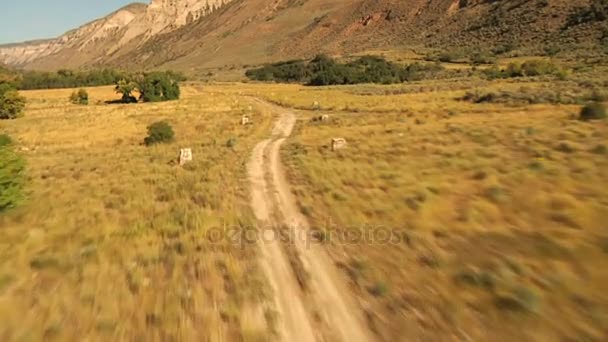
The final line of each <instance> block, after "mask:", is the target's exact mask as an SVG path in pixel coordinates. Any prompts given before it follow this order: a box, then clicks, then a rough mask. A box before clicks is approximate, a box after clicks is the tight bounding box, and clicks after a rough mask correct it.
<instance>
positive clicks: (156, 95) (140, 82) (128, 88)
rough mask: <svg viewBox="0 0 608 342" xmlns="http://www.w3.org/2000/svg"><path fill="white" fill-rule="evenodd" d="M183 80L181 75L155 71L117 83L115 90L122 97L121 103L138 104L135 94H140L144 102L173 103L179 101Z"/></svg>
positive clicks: (123, 79)
mask: <svg viewBox="0 0 608 342" xmlns="http://www.w3.org/2000/svg"><path fill="white" fill-rule="evenodd" d="M183 80H185V78H184V76H183V75H181V74H179V73H175V72H172V71H155V72H150V73H145V74H142V75H137V76H131V77H128V78H122V79H120V80H119V81H118V82H116V88H115V90H116V93H118V94H120V95H121V99H120V101H119V102H121V103H136V102H138V98H137V97H135V95H134V93H135V92H137V93H139V99H141V100H142V101H144V102H160V101H171V100H177V99H179V97H180V94H181V91H180V88H179V82H181V81H183Z"/></svg>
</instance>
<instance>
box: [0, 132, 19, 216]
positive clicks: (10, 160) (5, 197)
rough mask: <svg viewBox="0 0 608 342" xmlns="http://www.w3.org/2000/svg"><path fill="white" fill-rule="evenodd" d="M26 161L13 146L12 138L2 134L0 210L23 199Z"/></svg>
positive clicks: (0, 146) (0, 149) (10, 206)
mask: <svg viewBox="0 0 608 342" xmlns="http://www.w3.org/2000/svg"><path fill="white" fill-rule="evenodd" d="M24 172H25V162H24V160H23V159H22V158H21V157H20V156H19V155H17V154H16V153H15V152H14V151H13V148H12V144H11V139H10V137H8V136H7V135H0V212H2V211H4V210H7V209H10V208H13V207H15V206H16V205H17V204H19V202H20V201H21V200H22V198H23V197H22V188H23V183H24V179H25V177H24Z"/></svg>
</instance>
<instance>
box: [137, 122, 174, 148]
mask: <svg viewBox="0 0 608 342" xmlns="http://www.w3.org/2000/svg"><path fill="white" fill-rule="evenodd" d="M174 138H175V133H174V132H173V127H171V125H170V124H169V123H167V122H166V121H158V122H155V123H153V124H151V125H150V126H148V136H147V137H146V138H145V139H144V144H146V145H147V146H150V145H154V144H159V143H169V142H172V141H173V139H174Z"/></svg>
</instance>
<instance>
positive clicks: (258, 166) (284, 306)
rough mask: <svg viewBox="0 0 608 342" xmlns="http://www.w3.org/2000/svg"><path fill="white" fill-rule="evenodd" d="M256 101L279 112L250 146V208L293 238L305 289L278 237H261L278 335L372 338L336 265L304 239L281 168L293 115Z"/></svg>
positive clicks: (304, 225) (303, 222) (286, 338)
mask: <svg viewBox="0 0 608 342" xmlns="http://www.w3.org/2000/svg"><path fill="white" fill-rule="evenodd" d="M255 101H256V103H257V104H259V105H260V106H261V107H263V108H264V110H269V111H272V112H274V113H280V117H279V119H278V120H277V122H276V124H275V127H274V129H273V132H272V137H271V138H270V139H266V140H264V141H262V142H260V143H259V144H258V145H257V146H256V147H255V148H254V150H253V154H252V157H251V161H250V163H249V166H248V173H249V179H250V183H251V206H252V208H253V211H254V214H255V216H256V218H257V220H258V224H262V225H264V227H268V226H272V227H274V229H275V230H277V231H278V230H279V227H283V228H280V229H283V230H284V229H289V230H290V231H289V232H290V233H292V235H291V236H292V237H293V240H292V241H291V242H292V243H291V244H289V245H287V247H288V248H294V249H295V253H294V255H296V257H297V258H299V262H300V263H301V265H303V267H304V269H305V271H306V272H307V276H308V286H307V289H308V291H307V292H306V293H304V292H303V291H302V288H301V287H300V284H299V283H298V280H297V278H296V276H295V274H294V269H293V266H292V264H291V263H290V260H289V257H288V256H287V255H286V253H285V251H284V250H283V249H284V248H285V247H284V246H283V243H282V242H281V241H280V239H278V238H262V239H260V240H261V241H260V242H259V245H260V248H261V251H262V253H261V254H262V267H263V268H264V270H265V272H266V274H267V276H268V278H269V280H270V283H271V285H272V287H273V290H274V294H275V301H276V307H277V310H278V312H279V315H280V320H279V326H278V330H279V333H280V336H281V339H282V340H284V341H334V340H336V341H348V342H356V341H373V340H374V337H373V335H372V334H371V332H370V331H369V330H368V329H367V327H366V325H365V320H364V319H363V315H362V312H361V310H360V308H359V307H358V305H356V303H355V301H354V299H353V298H352V297H351V296H350V295H349V290H348V288H347V286H346V283H345V281H344V280H343V279H342V278H341V277H340V275H339V274H338V270H337V268H336V267H335V266H334V265H333V264H332V263H331V262H330V261H329V260H331V259H330V258H329V255H328V254H327V252H326V251H325V250H324V249H323V247H322V246H319V245H318V244H315V243H311V241H310V240H308V239H307V237H308V236H310V234H309V225H308V222H307V220H306V218H305V217H304V216H303V215H302V214H301V213H300V211H299V209H298V206H297V204H296V199H295V197H294V196H293V194H292V192H291V190H290V187H289V183H288V182H287V178H286V176H285V173H284V172H283V166H282V164H281V162H280V148H281V146H282V144H283V143H284V142H285V139H286V138H287V137H289V135H291V132H292V130H293V127H294V125H295V122H296V117H295V114H294V113H293V112H291V111H290V110H288V109H285V108H282V107H278V106H275V105H272V104H270V103H267V102H264V101H261V100H257V99H256V100H255ZM277 217H278V219H277ZM265 232H266V233H268V232H267V231H265ZM270 233H272V232H270ZM293 233H295V234H293ZM313 318H314V319H313ZM319 320H321V322H318V321H319ZM313 323H317V326H315V325H313ZM320 326H323V328H321V327H320ZM327 330H329V331H327ZM321 331H324V332H325V333H322V332H321Z"/></svg>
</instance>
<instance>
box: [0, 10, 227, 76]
mask: <svg viewBox="0 0 608 342" xmlns="http://www.w3.org/2000/svg"><path fill="white" fill-rule="evenodd" d="M229 1H231V0H152V2H151V3H150V4H149V5H146V4H143V3H132V4H130V5H127V6H125V7H123V8H121V9H119V10H117V11H115V12H113V13H111V14H109V15H108V16H106V17H104V18H101V19H98V20H95V21H93V22H90V23H88V24H85V25H83V26H81V27H79V28H77V29H74V30H71V31H69V32H67V33H65V34H64V35H62V36H61V37H58V38H56V39H51V40H41V41H32V42H25V43H18V44H10V45H4V46H0V62H4V63H6V64H8V65H11V66H16V67H25V68H30V69H57V68H79V67H86V66H92V65H98V64H104V61H106V60H107V59H108V58H109V57H110V56H113V55H120V54H123V53H126V52H128V51H130V50H133V49H136V48H137V47H139V46H141V45H143V44H145V43H146V42H147V41H148V40H150V39H151V38H153V37H155V36H157V35H159V34H164V33H168V32H171V31H173V30H175V29H177V28H179V27H181V26H184V25H187V24H189V23H192V22H194V21H196V20H198V19H200V18H201V17H203V16H205V15H207V14H210V13H211V12H213V11H215V10H217V9H218V8H220V7H221V6H223V5H224V4H226V3H227V2H229Z"/></svg>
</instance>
